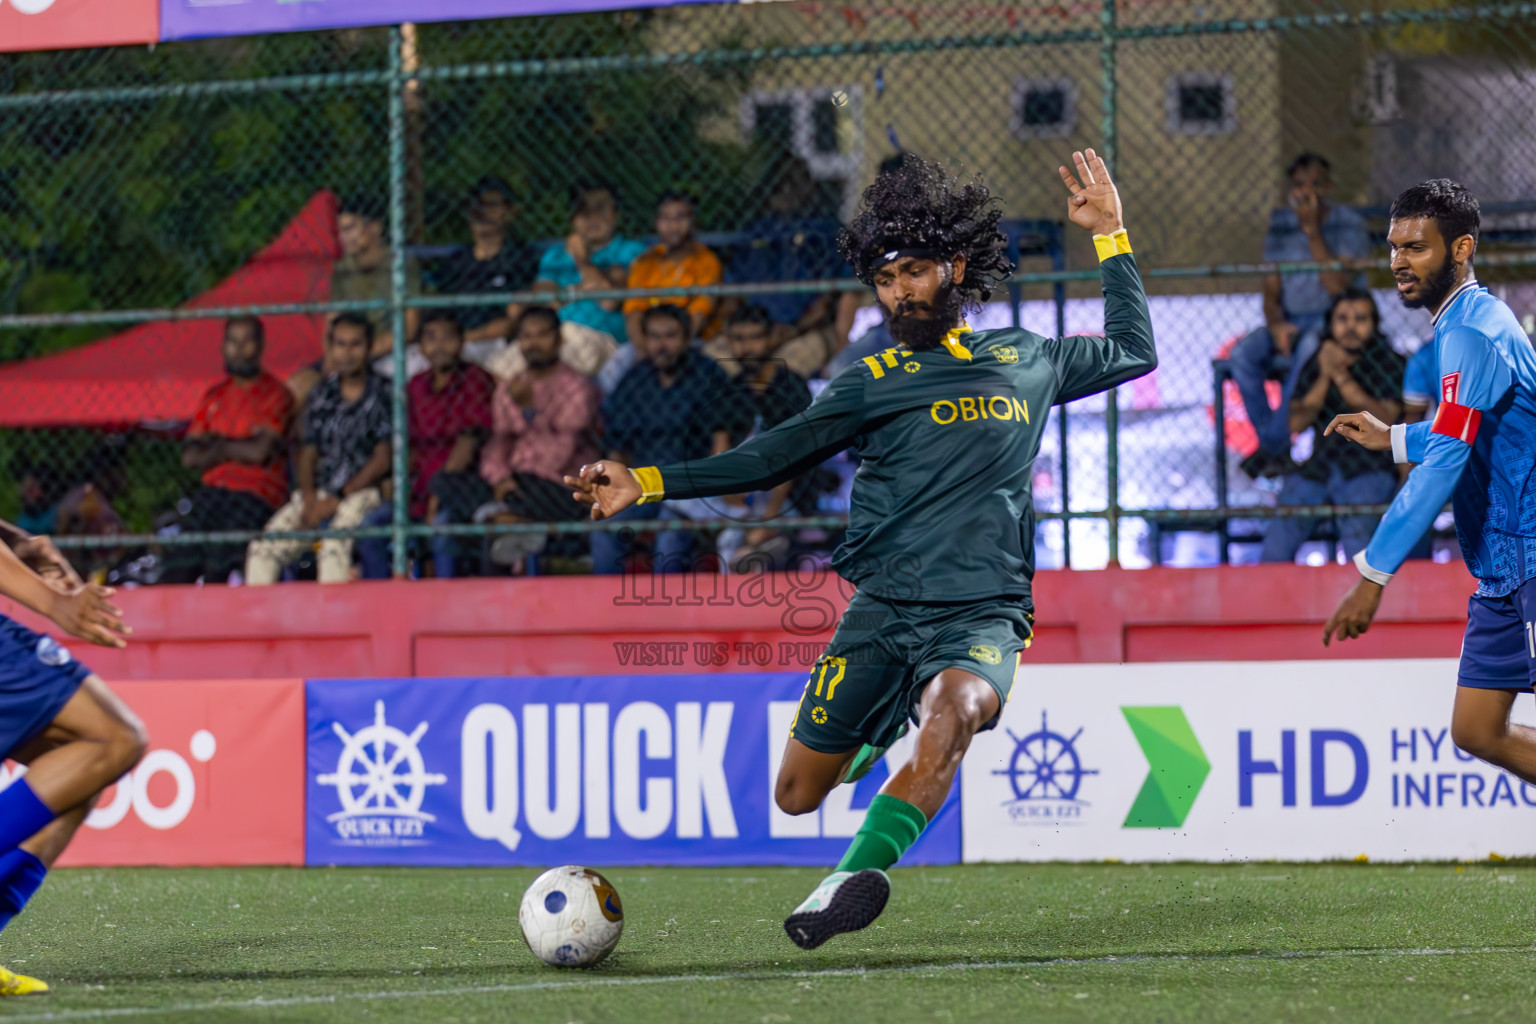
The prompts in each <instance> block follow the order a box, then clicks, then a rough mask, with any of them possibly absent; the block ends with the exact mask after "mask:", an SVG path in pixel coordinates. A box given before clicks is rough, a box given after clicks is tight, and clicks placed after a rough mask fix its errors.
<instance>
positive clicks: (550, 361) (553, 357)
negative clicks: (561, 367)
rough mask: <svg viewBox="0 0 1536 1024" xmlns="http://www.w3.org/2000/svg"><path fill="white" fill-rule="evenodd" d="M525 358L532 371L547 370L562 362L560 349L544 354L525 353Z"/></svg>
mask: <svg viewBox="0 0 1536 1024" xmlns="http://www.w3.org/2000/svg"><path fill="white" fill-rule="evenodd" d="M523 358H524V359H526V360H527V361H528V368H529V369H531V370H547V369H549V368H550V367H551V366H554V365H555V364H556V363H558V362H559V361H560V352H559V350H558V349H556V350H553V351H544V352H524V353H523Z"/></svg>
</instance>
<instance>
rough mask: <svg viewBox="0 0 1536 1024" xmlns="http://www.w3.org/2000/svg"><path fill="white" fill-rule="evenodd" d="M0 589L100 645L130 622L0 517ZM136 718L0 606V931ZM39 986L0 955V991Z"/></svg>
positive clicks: (132, 744)
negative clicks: (7, 774)
mask: <svg viewBox="0 0 1536 1024" xmlns="http://www.w3.org/2000/svg"><path fill="white" fill-rule="evenodd" d="M0 541H4V543H3V544H0V594H3V595H4V596H6V597H8V598H10V599H12V600H13V601H16V602H18V603H20V604H23V605H25V606H26V607H28V608H30V609H32V610H33V611H34V612H37V613H38V614H39V615H45V616H47V617H48V618H50V619H52V620H53V621H54V622H55V623H57V624H58V625H59V627H60V628H61V629H63V630H64V631H65V632H67V633H69V634H70V635H71V636H76V637H79V638H81V639H82V640H89V641H90V642H92V643H95V644H100V645H102V646H103V647H122V646H123V645H124V643H125V642H126V641H125V639H124V638H125V637H126V636H127V634H128V633H129V629H128V627H126V626H125V625H123V622H122V614H123V613H122V612H121V611H120V610H119V609H118V608H117V607H116V606H115V605H113V604H112V602H111V597H112V591H111V590H110V589H108V588H106V587H100V586H96V585H95V584H85V583H82V582H81V580H80V577H79V576H78V575H77V574H76V573H75V571H74V569H73V568H71V567H70V564H69V562H68V561H66V560H65V559H64V557H63V556H62V555H60V554H59V551H58V549H57V548H55V547H54V545H53V544H52V543H50V542H49V541H48V539H47V538H46V537H32V536H29V535H28V534H26V533H25V532H23V531H21V530H19V529H17V528H16V527H14V526H12V525H11V524H9V523H5V522H0ZM146 742H147V741H146V737H145V735H144V727H143V726H142V725H140V724H139V721H138V719H137V718H135V717H134V715H133V712H131V711H129V710H128V708H127V706H126V705H124V704H123V702H122V701H120V700H118V698H117V697H115V696H113V694H112V692H111V691H110V690H108V689H107V688H106V686H105V684H103V683H102V681H101V679H100V678H98V677H97V676H96V675H95V674H93V673H92V672H91V670H90V669H88V668H86V667H85V666H84V665H82V664H80V663H79V662H78V661H76V660H75V659H74V658H73V656H71V655H70V653H69V651H68V650H66V649H65V648H63V647H60V646H59V645H58V643H56V642H55V641H54V640H53V639H52V638H51V637H47V636H40V635H38V634H37V633H34V632H32V631H31V630H30V629H27V628H26V627H25V626H23V625H21V624H20V623H18V622H15V621H13V620H11V619H9V618H6V617H4V616H0V759H4V758H10V759H12V760H14V761H18V762H20V763H22V764H24V765H26V766H27V774H26V775H24V776H22V777H21V778H18V779H16V780H15V781H13V782H12V783H11V784H10V785H9V786H7V787H6V788H5V789H3V790H0V931H3V930H4V929H5V926H6V925H8V924H10V922H11V919H12V918H14V917H15V916H16V915H17V914H19V913H20V912H21V909H22V907H24V906H26V904H27V901H28V900H30V899H31V898H32V895H33V893H35V892H37V889H38V887H39V886H40V885H42V883H43V876H44V875H45V874H46V873H47V871H48V869H49V868H50V867H52V866H53V863H54V861H56V860H58V858H59V854H61V853H63V852H64V848H65V847H66V846H68V845H69V841H70V839H71V838H73V837H74V834H75V830H76V829H78V828H79V827H80V824H81V823H82V822H83V821H85V817H86V815H87V814H89V813H90V811H91V807H92V806H93V805H94V804H95V802H96V798H97V796H99V795H100V794H101V791H102V790H104V789H106V788H107V787H108V786H110V785H111V784H112V783H113V782H115V781H117V779H118V778H119V777H121V776H122V775H123V773H124V772H126V771H128V770H129V769H130V768H132V767H133V766H134V765H135V764H137V763H138V761H139V758H140V757H142V756H143V754H144V745H145V743H146ZM47 991H48V986H47V984H45V983H44V982H41V981H38V980H37V979H36V978H28V977H26V976H24V975H20V974H13V973H12V972H10V971H8V970H6V969H5V968H3V967H0V996H20V995H34V994H38V993H42V992H47Z"/></svg>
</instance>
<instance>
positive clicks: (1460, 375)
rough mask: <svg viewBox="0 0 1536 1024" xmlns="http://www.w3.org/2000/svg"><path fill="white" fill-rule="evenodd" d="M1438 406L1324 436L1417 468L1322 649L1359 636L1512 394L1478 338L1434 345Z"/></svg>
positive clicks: (1364, 421)
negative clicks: (1412, 419) (1424, 415)
mask: <svg viewBox="0 0 1536 1024" xmlns="http://www.w3.org/2000/svg"><path fill="white" fill-rule="evenodd" d="M1439 355H1440V368H1441V369H1442V370H1443V371H1444V374H1443V376H1442V377H1441V381H1440V389H1441V402H1440V407H1439V409H1438V410H1437V411H1436V413H1435V418H1434V420H1433V421H1428V422H1421V423H1415V424H1412V425H1409V426H1406V427H1405V426H1404V425H1402V424H1398V425H1396V426H1393V427H1388V426H1386V425H1385V424H1384V423H1382V422H1381V421H1380V420H1378V419H1376V417H1374V416H1372V415H1370V414H1369V413H1350V414H1348V415H1345V416H1339V417H1336V418H1335V419H1334V421H1333V422H1332V423H1330V424H1329V425H1328V427H1327V428H1326V429H1325V430H1324V434H1329V433H1333V432H1334V431H1337V432H1339V433H1340V434H1343V435H1344V436H1345V437H1347V438H1349V439H1350V440H1352V441H1355V442H1356V443H1358V444H1360V445H1362V446H1363V447H1366V448H1370V449H1372V450H1375V451H1391V452H1392V454H1393V458H1394V459H1395V460H1396V461H1398V462H1417V463H1418V465H1417V466H1416V467H1415V468H1414V470H1413V472H1411V473H1409V474H1408V481H1407V483H1405V484H1404V485H1403V487H1402V489H1401V490H1400V491H1398V492H1397V497H1396V498H1394V499H1393V500H1392V504H1391V505H1390V506H1389V507H1388V508H1387V512H1386V515H1384V516H1382V517H1381V522H1380V523H1378V524H1377V526H1376V532H1375V534H1374V535H1373V536H1372V537H1371V542H1370V544H1369V545H1367V546H1366V549H1365V550H1364V551H1362V552H1360V553H1359V554H1357V555H1356V556H1355V566H1356V568H1358V569H1359V570H1360V575H1361V577H1362V579H1361V581H1360V583H1358V584H1356V586H1355V587H1354V589H1353V590H1351V591H1350V593H1349V594H1348V595H1346V596H1345V598H1344V601H1343V602H1341V604H1340V605H1339V608H1338V610H1337V611H1335V612H1334V614H1333V617H1332V618H1331V619H1329V620H1328V624H1327V625H1326V626H1324V628H1323V643H1324V644H1325V645H1326V644H1327V643H1328V642H1329V641H1330V640H1331V639H1332V634H1333V633H1334V632H1337V633H1338V636H1339V638H1340V639H1346V640H1347V639H1352V638H1353V637H1356V636H1359V635H1360V634H1362V633H1364V632H1365V631H1366V629H1367V628H1368V627H1369V626H1370V621H1371V619H1372V618H1373V617H1374V616H1375V614H1376V606H1377V605H1378V604H1379V603H1380V601H1381V591H1382V588H1384V587H1385V586H1386V585H1387V584H1388V583H1390V582H1391V580H1392V575H1393V574H1394V573H1395V572H1397V570H1398V568H1399V567H1401V566H1402V564H1403V562H1404V561H1405V560H1407V558H1408V553H1409V552H1410V551H1411V550H1412V549H1413V546H1414V545H1415V544H1416V543H1418V540H1419V538H1420V537H1422V536H1423V535H1424V531H1426V530H1428V529H1429V528H1430V527H1431V526H1432V525H1434V522H1435V517H1436V516H1438V515H1439V514H1440V510H1441V509H1443V508H1444V507H1445V504H1446V502H1448V501H1449V500H1450V499H1451V495H1452V494H1453V493H1455V490H1456V485H1457V483H1458V482H1459V481H1460V480H1461V474H1462V471H1463V470H1464V469H1465V468H1466V465H1467V460H1468V459H1469V458H1470V457H1471V455H1472V445H1473V444H1474V443H1475V442H1476V440H1477V433H1478V430H1479V429H1480V427H1481V425H1482V418H1483V413H1484V412H1487V411H1489V410H1492V409H1494V408H1496V407H1497V406H1498V405H1499V403H1500V402H1501V401H1502V400H1503V398H1504V396H1505V395H1506V394H1508V392H1509V389H1510V388H1511V387H1513V386H1514V380H1513V378H1512V376H1511V375H1510V372H1509V366H1508V365H1507V364H1506V363H1505V362H1504V360H1503V359H1502V358H1501V357H1500V355H1499V353H1498V351H1497V350H1496V349H1495V348H1494V346H1493V343H1492V342H1491V341H1490V340H1489V339H1488V338H1487V337H1486V336H1485V335H1484V334H1482V333H1481V332H1479V331H1476V330H1473V329H1471V328H1466V327H1461V328H1457V329H1455V330H1453V331H1451V332H1449V333H1448V334H1447V335H1446V336H1445V338H1444V339H1442V340H1441V342H1440V351H1439Z"/></svg>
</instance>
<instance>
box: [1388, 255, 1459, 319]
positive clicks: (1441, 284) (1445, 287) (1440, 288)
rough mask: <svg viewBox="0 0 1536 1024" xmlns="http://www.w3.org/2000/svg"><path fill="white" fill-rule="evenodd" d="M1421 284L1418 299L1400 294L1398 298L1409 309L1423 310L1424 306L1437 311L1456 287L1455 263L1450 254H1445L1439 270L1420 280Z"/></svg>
mask: <svg viewBox="0 0 1536 1024" xmlns="http://www.w3.org/2000/svg"><path fill="white" fill-rule="evenodd" d="M1422 284H1423V291H1421V292H1420V293H1419V297H1418V298H1416V299H1410V298H1409V297H1408V296H1406V295H1403V294H1402V293H1399V294H1398V298H1399V299H1401V300H1402V302H1403V305H1404V306H1407V307H1408V308H1409V309H1423V308H1424V307H1426V306H1428V307H1429V308H1431V309H1439V308H1440V304H1441V303H1442V302H1444V301H1445V297H1446V296H1447V295H1449V294H1451V290H1452V289H1453V288H1455V287H1456V261H1455V260H1453V259H1451V254H1450V253H1446V254H1445V262H1444V263H1442V264H1440V269H1439V270H1436V271H1435V272H1434V273H1433V274H1430V275H1429V277H1427V278H1424V279H1422Z"/></svg>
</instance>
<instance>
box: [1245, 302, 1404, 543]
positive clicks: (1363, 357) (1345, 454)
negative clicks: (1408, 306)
mask: <svg viewBox="0 0 1536 1024" xmlns="http://www.w3.org/2000/svg"><path fill="white" fill-rule="evenodd" d="M1380 323H1381V320H1380V316H1379V314H1378V312H1377V309H1376V301H1375V300H1374V299H1373V298H1371V293H1370V292H1368V291H1365V290H1364V289H1360V288H1347V289H1345V290H1344V291H1343V292H1341V293H1340V294H1339V295H1338V296H1337V297H1335V298H1334V300H1333V305H1332V307H1331V308H1330V309H1329V311H1328V327H1327V330H1326V331H1324V333H1323V338H1322V341H1321V343H1320V344H1319V346H1318V349H1317V352H1316V353H1315V354H1314V355H1313V356H1312V358H1311V359H1310V360H1308V361H1307V362H1306V364H1305V365H1303V366H1302V368H1301V371H1300V372H1299V373H1298V374H1297V377H1296V394H1295V397H1293V398H1292V399H1291V407H1290V412H1291V418H1290V422H1289V424H1288V426H1289V429H1290V430H1291V431H1293V432H1296V433H1299V432H1301V431H1303V430H1306V429H1307V428H1308V427H1311V428H1313V429H1314V430H1315V431H1316V433H1315V434H1314V435H1313V437H1314V439H1313V447H1312V456H1311V458H1309V459H1307V461H1306V462H1304V463H1302V464H1301V466H1300V467H1298V469H1297V470H1296V472H1294V473H1292V474H1290V475H1289V476H1287V477H1286V480H1285V485H1284V487H1283V488H1282V489H1281V491H1280V499H1279V503H1280V505H1281V506H1296V505H1322V504H1324V503H1332V504H1335V505H1382V504H1386V502H1387V501H1389V500H1390V499H1391V497H1392V492H1393V490H1395V489H1396V487H1397V473H1396V469H1395V467H1394V465H1393V462H1392V453H1391V452H1372V451H1367V450H1366V449H1364V448H1362V447H1360V446H1359V445H1357V444H1354V443H1353V442H1351V441H1348V440H1346V439H1345V438H1344V437H1343V436H1342V435H1339V434H1331V435H1329V436H1327V437H1324V436H1323V428H1325V427H1326V426H1327V425H1328V424H1329V423H1330V422H1332V421H1333V418H1334V417H1335V416H1339V415H1342V414H1343V413H1347V412H1369V413H1370V414H1371V415H1373V416H1375V417H1377V418H1378V419H1380V420H1382V421H1383V422H1385V423H1396V422H1398V417H1399V416H1400V415H1401V413H1402V410H1403V403H1402V386H1401V381H1402V379H1403V357H1402V356H1400V355H1398V354H1397V353H1396V352H1394V351H1392V348H1391V346H1390V345H1388V344H1387V340H1386V339H1385V338H1384V337H1382V336H1381V330H1380ZM1380 518H1381V517H1380V516H1370V515H1365V516H1339V517H1338V518H1337V522H1338V526H1339V540H1340V541H1341V542H1342V543H1343V545H1344V554H1345V557H1347V558H1353V557H1354V556H1355V554H1356V552H1359V551H1363V550H1364V549H1365V546H1366V544H1367V543H1369V542H1370V539H1371V533H1372V531H1374V530H1375V529H1376V522H1377V520H1378V519H1380ZM1316 524H1317V520H1315V519H1311V518H1306V517H1291V518H1285V519H1271V520H1270V521H1269V526H1268V528H1267V529H1266V530H1265V531H1264V554H1263V558H1264V561H1266V562H1289V561H1292V560H1294V559H1295V557H1296V552H1297V550H1298V549H1299V548H1300V547H1301V544H1302V542H1303V541H1305V540H1306V539H1307V538H1308V537H1309V536H1310V535H1311V533H1312V529H1313V527H1314V526H1315V525H1316Z"/></svg>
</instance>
